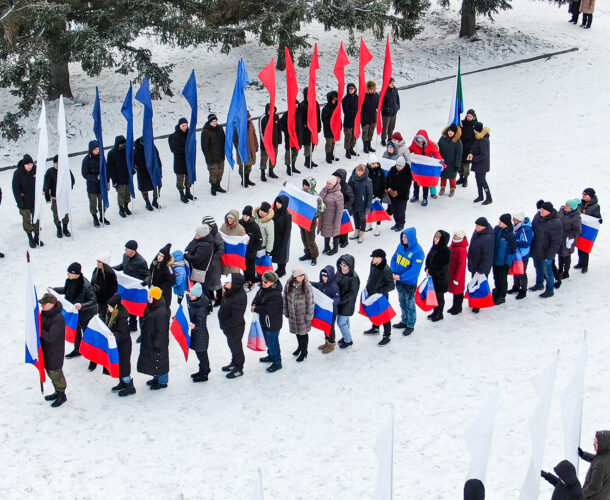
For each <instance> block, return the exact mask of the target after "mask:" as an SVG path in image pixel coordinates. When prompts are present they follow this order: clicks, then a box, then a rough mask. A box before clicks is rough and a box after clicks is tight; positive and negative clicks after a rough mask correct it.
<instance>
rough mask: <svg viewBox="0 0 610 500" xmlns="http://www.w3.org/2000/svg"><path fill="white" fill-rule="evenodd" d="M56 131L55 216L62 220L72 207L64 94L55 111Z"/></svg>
mask: <svg viewBox="0 0 610 500" xmlns="http://www.w3.org/2000/svg"><path fill="white" fill-rule="evenodd" d="M57 131H58V133H59V148H58V150H57V156H58V160H59V165H58V167H57V187H56V189H55V194H56V199H57V216H58V217H59V220H62V219H63V218H64V217H65V216H66V215H67V214H69V213H70V210H71V207H72V178H71V175H70V160H69V159H68V138H67V137H66V112H65V110H64V96H60V97H59V112H58V113H57Z"/></svg>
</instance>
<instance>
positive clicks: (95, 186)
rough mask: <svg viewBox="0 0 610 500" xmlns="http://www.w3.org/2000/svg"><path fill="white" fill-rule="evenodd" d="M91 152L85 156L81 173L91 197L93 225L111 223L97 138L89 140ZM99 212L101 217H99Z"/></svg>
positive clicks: (90, 210)
mask: <svg viewBox="0 0 610 500" xmlns="http://www.w3.org/2000/svg"><path fill="white" fill-rule="evenodd" d="M88 149H89V152H88V153H87V155H86V156H85V157H84V158H83V162H82V166H81V173H82V175H83V178H84V179H85V180H86V181H87V196H88V197H89V213H90V214H91V217H92V218H93V225H94V226H95V227H100V224H101V223H103V224H106V225H107V226H108V225H110V221H108V219H106V216H105V214H104V200H103V199H102V191H101V186H100V154H102V153H100V147H99V144H98V142H97V141H96V140H93V141H89V148H88ZM98 212H99V218H98Z"/></svg>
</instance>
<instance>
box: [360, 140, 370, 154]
mask: <svg viewBox="0 0 610 500" xmlns="http://www.w3.org/2000/svg"><path fill="white" fill-rule="evenodd" d="M362 150H363V151H364V152H365V153H368V152H369V145H368V141H362Z"/></svg>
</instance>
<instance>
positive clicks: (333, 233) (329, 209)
mask: <svg viewBox="0 0 610 500" xmlns="http://www.w3.org/2000/svg"><path fill="white" fill-rule="evenodd" d="M320 198H321V199H322V202H323V203H324V206H325V207H326V208H325V209H324V212H322V213H321V214H320V215H319V225H318V232H319V233H320V234H321V235H322V236H323V237H324V250H322V253H324V254H327V255H334V254H336V253H337V252H338V251H339V237H340V233H341V218H342V217H343V195H342V194H341V186H340V185H339V184H338V183H337V178H336V177H335V176H334V175H331V176H329V177H328V179H327V181H326V186H325V187H324V188H322V191H320ZM331 239H332V242H333V247H332V249H331V248H330V241H331Z"/></svg>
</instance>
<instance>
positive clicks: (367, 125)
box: [360, 80, 379, 153]
mask: <svg viewBox="0 0 610 500" xmlns="http://www.w3.org/2000/svg"><path fill="white" fill-rule="evenodd" d="M378 106H379V94H378V93H377V84H376V83H375V82H374V81H373V80H369V81H368V82H366V95H365V96H364V101H363V102H362V113H361V115H360V122H361V124H362V144H363V145H364V152H365V153H374V152H375V150H374V149H373V146H371V141H372V140H373V137H374V136H375V128H376V127H377V107H378Z"/></svg>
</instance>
